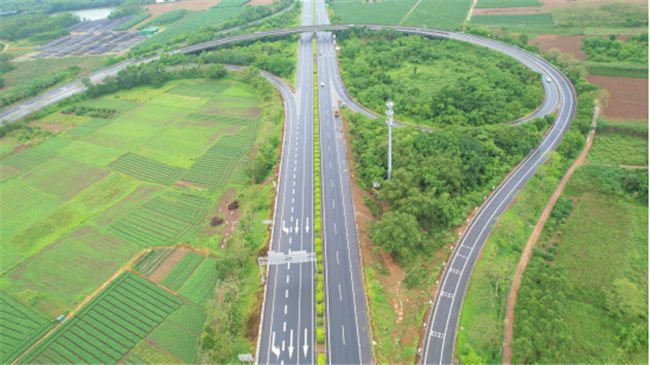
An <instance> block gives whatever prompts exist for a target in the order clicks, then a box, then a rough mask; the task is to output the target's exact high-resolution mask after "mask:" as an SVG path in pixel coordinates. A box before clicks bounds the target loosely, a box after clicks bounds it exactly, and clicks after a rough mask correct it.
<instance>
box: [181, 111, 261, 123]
mask: <svg viewBox="0 0 650 365" xmlns="http://www.w3.org/2000/svg"><path fill="white" fill-rule="evenodd" d="M187 118H188V119H194V120H198V121H201V122H213V123H220V124H230V125H242V126H246V125H248V124H249V123H250V122H252V121H254V119H249V118H238V117H229V116H227V115H214V114H203V113H192V114H190V115H188V116H187Z"/></svg>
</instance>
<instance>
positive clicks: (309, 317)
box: [256, 3, 316, 365]
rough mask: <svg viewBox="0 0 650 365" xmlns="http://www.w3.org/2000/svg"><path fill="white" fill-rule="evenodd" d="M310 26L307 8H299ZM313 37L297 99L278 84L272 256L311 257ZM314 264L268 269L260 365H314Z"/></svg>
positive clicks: (303, 58)
mask: <svg viewBox="0 0 650 365" xmlns="http://www.w3.org/2000/svg"><path fill="white" fill-rule="evenodd" d="M303 22H304V23H307V24H311V22H312V8H311V3H305V4H304V6H303ZM312 59H313V35H312V33H305V34H302V35H301V36H300V45H299V60H298V71H297V80H296V93H295V94H293V93H292V92H291V90H289V88H288V87H287V86H286V85H285V84H284V83H282V82H280V81H277V80H276V82H275V83H274V84H275V86H276V87H278V86H279V88H280V90H281V92H282V94H283V97H284V99H285V111H286V119H285V133H284V139H283V144H282V159H281V165H280V179H279V184H278V195H277V198H276V209H275V217H274V223H273V224H274V226H273V233H272V238H271V250H272V251H276V252H282V253H285V254H287V253H289V252H290V251H300V250H305V251H308V252H313V251H314V240H313V236H314V235H313V229H312V227H313V222H314V214H313V212H314V190H313V186H314V137H313V136H314V129H313V120H314V119H313V114H314V113H313V110H314V109H313V108H314V97H313V85H314V84H313V61H312ZM315 270H316V268H315V263H302V264H293V265H290V264H287V265H277V266H271V267H270V269H269V271H268V273H269V275H268V285H267V287H266V288H265V290H266V292H265V296H264V299H265V302H264V308H263V317H262V324H261V333H260V340H259V347H258V354H257V356H256V359H257V362H258V363H259V364H287V365H288V364H314V363H316V357H315V351H314V346H315V342H314V336H315V318H316V317H315V314H316V313H315V302H314V294H315V292H314V290H315V285H314V283H315V280H314V275H315V273H316V272H315Z"/></svg>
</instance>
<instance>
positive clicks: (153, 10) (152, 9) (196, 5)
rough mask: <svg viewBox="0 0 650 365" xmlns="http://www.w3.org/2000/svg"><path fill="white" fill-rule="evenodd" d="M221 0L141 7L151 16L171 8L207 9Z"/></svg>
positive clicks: (179, 2)
mask: <svg viewBox="0 0 650 365" xmlns="http://www.w3.org/2000/svg"><path fill="white" fill-rule="evenodd" d="M220 2H221V0H187V1H177V2H174V3H160V4H150V5H144V6H143V8H145V9H147V11H146V12H147V13H150V14H152V15H153V16H156V15H160V14H163V13H167V12H169V11H172V10H179V9H187V10H207V9H210V7H213V6H215V5H217V4H219V3H220Z"/></svg>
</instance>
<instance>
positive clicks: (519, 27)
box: [470, 13, 571, 34]
mask: <svg viewBox="0 0 650 365" xmlns="http://www.w3.org/2000/svg"><path fill="white" fill-rule="evenodd" d="M470 25H472V26H477V27H481V28H486V29H501V28H503V27H507V28H508V29H510V30H512V31H521V32H529V33H543V34H557V33H566V32H568V31H569V30H570V29H571V28H555V23H554V21H553V14H551V13H540V14H512V15H505V14H504V15H474V16H472V19H471V20H470Z"/></svg>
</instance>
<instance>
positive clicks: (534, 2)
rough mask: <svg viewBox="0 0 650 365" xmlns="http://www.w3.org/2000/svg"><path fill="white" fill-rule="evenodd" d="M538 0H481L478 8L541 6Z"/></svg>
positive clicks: (477, 5) (477, 4)
mask: <svg viewBox="0 0 650 365" xmlns="http://www.w3.org/2000/svg"><path fill="white" fill-rule="evenodd" d="M541 5H542V4H540V3H539V1H538V0H479V1H478V3H476V7H477V8H515V7H531V6H541Z"/></svg>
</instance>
